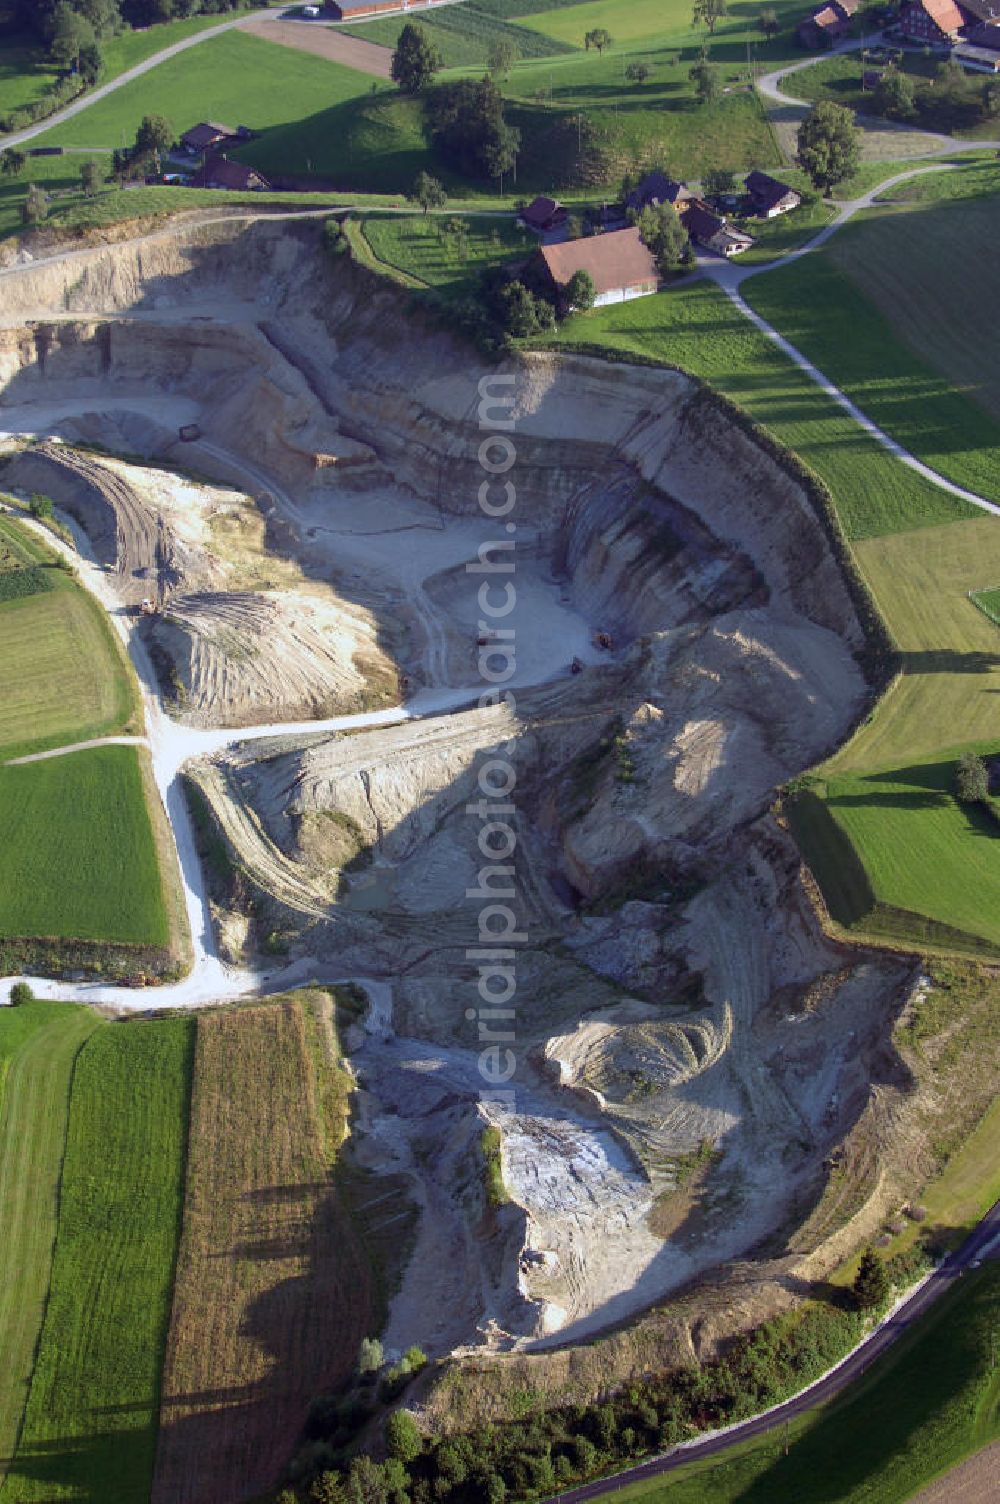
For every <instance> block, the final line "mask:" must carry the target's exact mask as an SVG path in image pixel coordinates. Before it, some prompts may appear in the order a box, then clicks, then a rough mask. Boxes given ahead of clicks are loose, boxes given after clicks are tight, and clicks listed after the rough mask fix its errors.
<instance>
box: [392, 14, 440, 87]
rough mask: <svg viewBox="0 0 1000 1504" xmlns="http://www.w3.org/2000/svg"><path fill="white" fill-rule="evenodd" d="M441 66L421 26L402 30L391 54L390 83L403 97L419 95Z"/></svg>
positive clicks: (435, 51)
mask: <svg viewBox="0 0 1000 1504" xmlns="http://www.w3.org/2000/svg"><path fill="white" fill-rule="evenodd" d="M440 66H441V54H440V52H439V51H438V50H437V48H436V47H435V46H434V43H433V42H432V41H431V39H430V37H429V36H428V35H427V32H426V30H425V28H424V27H422V26H414V25H412V24H411V23H410V22H407V24H406V25H405V26H404V27H403V29H402V31H401V32H400V33H399V38H398V40H397V42H396V50H395V52H394V53H393V54H392V69H391V72H392V79H393V83H397V84H398V85H399V87H400V88H401V89H402V91H403V93H404V94H419V93H420V91H421V89H425V88H426V87H427V85H428V84H429V83H430V81H431V79H432V78H433V77H434V75H435V73H436V72H437V71H438V69H439V68H440Z"/></svg>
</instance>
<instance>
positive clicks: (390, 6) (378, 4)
mask: <svg viewBox="0 0 1000 1504" xmlns="http://www.w3.org/2000/svg"><path fill="white" fill-rule="evenodd" d="M326 9H327V13H328V14H329V15H331V16H332V17H333V18H334V20H335V21H356V20H357V19H358V17H359V16H378V15H381V13H382V12H383V11H387V10H401V9H402V10H419V9H421V7H420V6H414V5H406V4H402V5H401V4H400V0H326Z"/></svg>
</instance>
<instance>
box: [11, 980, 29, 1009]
mask: <svg viewBox="0 0 1000 1504" xmlns="http://www.w3.org/2000/svg"><path fill="white" fill-rule="evenodd" d="M34 1001H35V994H34V993H33V992H32V990H31V988H30V987H29V986H28V984H27V982H15V983H14V985H13V987H12V988H11V989H10V1004H11V1007H12V1008H20V1007H21V1005H22V1004H23V1003H33V1002H34Z"/></svg>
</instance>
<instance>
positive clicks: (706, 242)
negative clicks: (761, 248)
mask: <svg viewBox="0 0 1000 1504" xmlns="http://www.w3.org/2000/svg"><path fill="white" fill-rule="evenodd" d="M678 213H679V214H680V216H681V221H682V223H683V225H684V228H685V230H687V232H688V235H689V236H690V238H691V239H692V240H693V241H695V242H696V244H698V245H703V246H704V247H705V249H706V250H709V251H714V252H715V253H716V255H717V256H725V257H727V258H728V257H730V256H740V255H742V253H743V252H744V251H748V250H749V249H750V247H751V246H752V245H753V243H754V239H753V236H752V235H747V234H746V233H745V232H744V231H743V230H736V229H734V228H733V226H732V225H730V224H728V223H727V221H726V219H725V216H724V215H722V214H716V213H714V211H713V210H711V209H710V208H709V207H708V205H707V204H706V203H705V201H704V199H700V198H692V199H688V200H687V202H686V203H684V204H682V205H681V207H680V209H679V210H678Z"/></svg>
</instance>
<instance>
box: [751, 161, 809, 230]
mask: <svg viewBox="0 0 1000 1504" xmlns="http://www.w3.org/2000/svg"><path fill="white" fill-rule="evenodd" d="M745 182H746V189H747V192H748V193H749V195H750V197H751V199H752V200H753V207H754V212H755V213H756V214H758V215H759V216H760V218H761V219H775V218H777V216H778V215H779V214H787V213H788V211H789V210H790V209H797V208H798V207H799V205H800V204H801V202H802V195H801V193H796V191H795V189H794V188H789V187H788V186H787V184H785V183H780V182H779V181H778V179H777V178H772V177H770V176H769V175H768V174H767V173H766V172H751V173H749V174H748V176H747V177H746V179H745Z"/></svg>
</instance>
